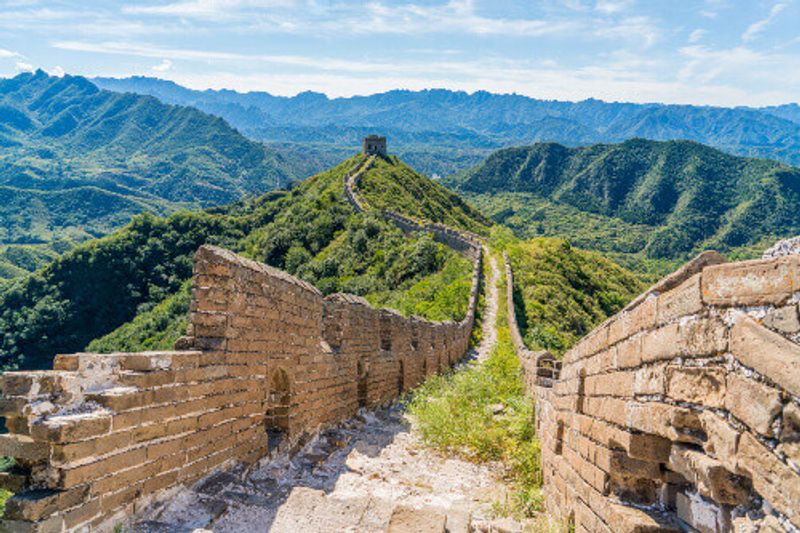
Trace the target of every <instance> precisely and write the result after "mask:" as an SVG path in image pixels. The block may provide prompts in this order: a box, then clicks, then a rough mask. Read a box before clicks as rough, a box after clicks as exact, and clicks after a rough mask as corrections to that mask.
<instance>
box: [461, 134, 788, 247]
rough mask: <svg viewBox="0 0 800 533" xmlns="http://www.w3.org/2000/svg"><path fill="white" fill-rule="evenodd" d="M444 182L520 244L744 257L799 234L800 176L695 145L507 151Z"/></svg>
mask: <svg viewBox="0 0 800 533" xmlns="http://www.w3.org/2000/svg"><path fill="white" fill-rule="evenodd" d="M447 183H448V184H449V185H450V186H451V187H453V188H455V189H456V190H458V191H461V192H463V193H465V194H466V196H467V198H468V199H470V200H471V201H473V202H474V203H475V205H477V206H478V207H480V208H482V210H483V211H484V212H485V213H487V214H488V215H490V216H491V217H492V218H493V219H494V220H495V221H496V222H499V223H502V224H506V225H508V226H510V227H511V228H513V229H514V230H515V231H516V232H517V233H518V234H519V235H520V236H522V237H525V238H530V237H534V236H537V235H546V236H561V237H566V238H568V239H569V240H570V241H571V242H572V243H573V244H575V245H577V246H580V247H584V248H591V249H596V250H602V251H604V252H614V253H618V254H627V255H629V256H635V257H637V258H638V259H642V260H678V259H685V258H686V257H687V256H688V255H690V254H692V253H694V252H697V251H698V250H701V249H707V248H714V249H718V250H720V251H726V252H731V251H732V252H733V253H734V254H737V253H746V251H747V250H746V249H747V247H754V249H755V248H759V247H760V248H763V247H764V245H765V244H766V243H767V242H769V241H772V240H774V239H775V238H778V237H785V236H789V235H794V234H796V233H798V232H800V212H799V211H798V210H797V209H796V208H795V207H796V206H797V205H798V201H800V170H798V169H796V168H793V167H789V166H787V165H783V164H780V163H777V162H774V161H767V160H759V159H749V158H743V157H736V156H730V155H728V154H725V153H723V152H720V151H718V150H715V149H713V148H709V147H706V146H703V145H700V144H697V143H693V142H679V141H671V142H655V141H646V140H641V139H635V140H631V141H627V142H625V143H621V144H617V145H602V144H601V145H594V146H588V147H581V148H567V147H565V146H561V145H558V144H550V143H547V144H535V145H532V146H527V147H518V148H509V149H505V150H500V151H498V152H496V153H494V154H492V156H490V157H489V158H487V159H486V161H485V162H483V163H482V164H481V165H478V166H477V167H474V168H472V169H470V170H468V171H466V172H464V173H462V174H460V175H456V176H452V177H450V178H448V180H447ZM620 257H623V256H620ZM628 259H630V257H628Z"/></svg>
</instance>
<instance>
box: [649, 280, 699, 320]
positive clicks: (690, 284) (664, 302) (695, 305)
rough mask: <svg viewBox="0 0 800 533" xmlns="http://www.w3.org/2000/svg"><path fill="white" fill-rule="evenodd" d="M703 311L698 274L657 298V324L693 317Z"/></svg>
mask: <svg viewBox="0 0 800 533" xmlns="http://www.w3.org/2000/svg"><path fill="white" fill-rule="evenodd" d="M702 310H703V300H702V298H701V291H700V274H695V275H694V276H692V277H691V278H689V279H687V280H686V281H684V282H683V283H681V284H680V285H678V286H677V287H675V288H674V289H672V290H669V291H667V292H665V293H664V294H661V295H659V296H658V311H657V320H656V322H657V323H658V324H666V323H667V322H671V321H672V320H675V319H677V318H680V317H683V316H686V315H694V314H697V313H700V312H701V311H702Z"/></svg>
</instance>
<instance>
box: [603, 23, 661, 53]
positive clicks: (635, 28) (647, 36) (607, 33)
mask: <svg viewBox="0 0 800 533" xmlns="http://www.w3.org/2000/svg"><path fill="white" fill-rule="evenodd" d="M594 33H595V35H597V36H599V37H605V38H612V39H625V40H631V39H634V40H636V41H639V42H641V43H642V44H643V45H644V46H645V47H650V46H653V45H654V44H655V43H656V42H658V40H659V39H660V38H661V32H660V31H659V30H658V28H657V27H656V25H655V24H654V23H653V22H652V21H651V20H650V19H649V18H648V17H626V18H624V19H622V20H620V21H618V22H614V23H611V24H597V25H596V26H595V30H594Z"/></svg>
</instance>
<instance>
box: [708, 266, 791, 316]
mask: <svg viewBox="0 0 800 533" xmlns="http://www.w3.org/2000/svg"><path fill="white" fill-rule="evenodd" d="M702 287H703V301H704V302H705V303H707V304H710V305H717V306H734V305H780V304H782V303H784V302H785V301H786V300H788V299H789V298H790V297H791V295H792V293H793V292H795V291H797V290H800V257H798V256H796V255H794V256H786V257H780V258H777V259H759V260H753V261H742V262H739V263H726V264H723V265H714V266H709V267H707V268H706V269H704V270H703V280H702Z"/></svg>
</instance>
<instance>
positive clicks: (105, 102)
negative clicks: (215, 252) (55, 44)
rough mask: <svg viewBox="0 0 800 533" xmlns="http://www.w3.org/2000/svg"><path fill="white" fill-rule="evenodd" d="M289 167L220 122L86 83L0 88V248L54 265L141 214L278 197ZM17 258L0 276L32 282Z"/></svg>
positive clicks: (29, 80) (37, 77)
mask: <svg viewBox="0 0 800 533" xmlns="http://www.w3.org/2000/svg"><path fill="white" fill-rule="evenodd" d="M295 159H296V158H291V159H287V158H286V157H284V156H282V155H280V154H279V153H277V152H276V151H274V150H272V149H268V148H265V147H264V146H263V145H261V144H259V143H256V142H253V141H250V140H248V139H246V138H244V137H243V136H242V135H240V134H239V133H238V132H237V131H236V130H234V129H233V128H231V127H230V126H229V125H228V124H227V123H226V122H225V121H224V120H223V119H221V118H218V117H214V116H211V115H207V114H205V113H202V112H200V111H198V110H196V109H193V108H188V107H181V106H173V105H167V104H163V103H161V102H160V101H159V100H157V99H156V98H152V97H148V96H140V95H134V94H119V93H114V92H111V91H105V90H100V89H98V88H97V87H96V86H95V85H94V84H92V83H91V82H89V81H88V80H86V79H84V78H81V77H73V76H64V77H62V78H58V77H53V76H48V75H47V74H45V73H44V72H42V71H38V72H36V73H33V74H30V73H26V74H20V75H18V76H16V77H15V78H11V79H0V221H2V224H0V246H3V247H4V248H6V247H15V246H18V245H26V246H28V247H31V246H34V247H38V248H40V250H39V251H38V254H39V255H41V256H44V257H52V256H53V255H54V252H56V250H55V248H57V247H54V246H53V245H52V244H53V243H54V242H56V241H61V242H62V243H73V244H74V243H78V242H81V241H84V240H87V239H90V238H95V237H99V236H102V235H106V234H108V233H110V232H111V231H113V230H114V229H116V228H119V227H121V226H122V225H124V224H126V223H128V222H129V221H130V219H131V217H132V216H133V215H135V214H137V213H141V212H143V211H149V212H152V213H156V214H168V213H171V212H174V211H176V210H178V209H181V208H187V207H208V206H213V205H220V204H225V203H230V202H232V201H235V200H238V199H240V198H243V197H248V196H249V197H252V196H255V195H258V194H261V193H264V192H266V191H268V190H270V189H273V188H275V187H279V186H282V185H285V184H286V183H288V182H289V181H291V180H293V179H295V178H297V177H298V174H297V172H296V170H295V168H296V167H295V166H294V163H293V161H294V160H295ZM29 249H30V248H29ZM6 255H8V254H6ZM15 255H18V254H14V253H12V254H11V256H10V257H11V258H12V259H10V258H9V257H4V258H3V259H2V260H0V275H3V276H4V277H5V275H7V274H11V275H13V274H14V273H18V272H13V271H12V270H10V269H13V268H14V267H15V268H17V269H22V270H29V266H30V264H29V263H27V262H24V261H23V262H16V263H15V262H14V261H13V257H15ZM39 264H40V263H39V262H35V265H36V266H38V265H39ZM3 265H6V267H5V269H4V266H3ZM8 265H11V266H10V267H9V266H8Z"/></svg>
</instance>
